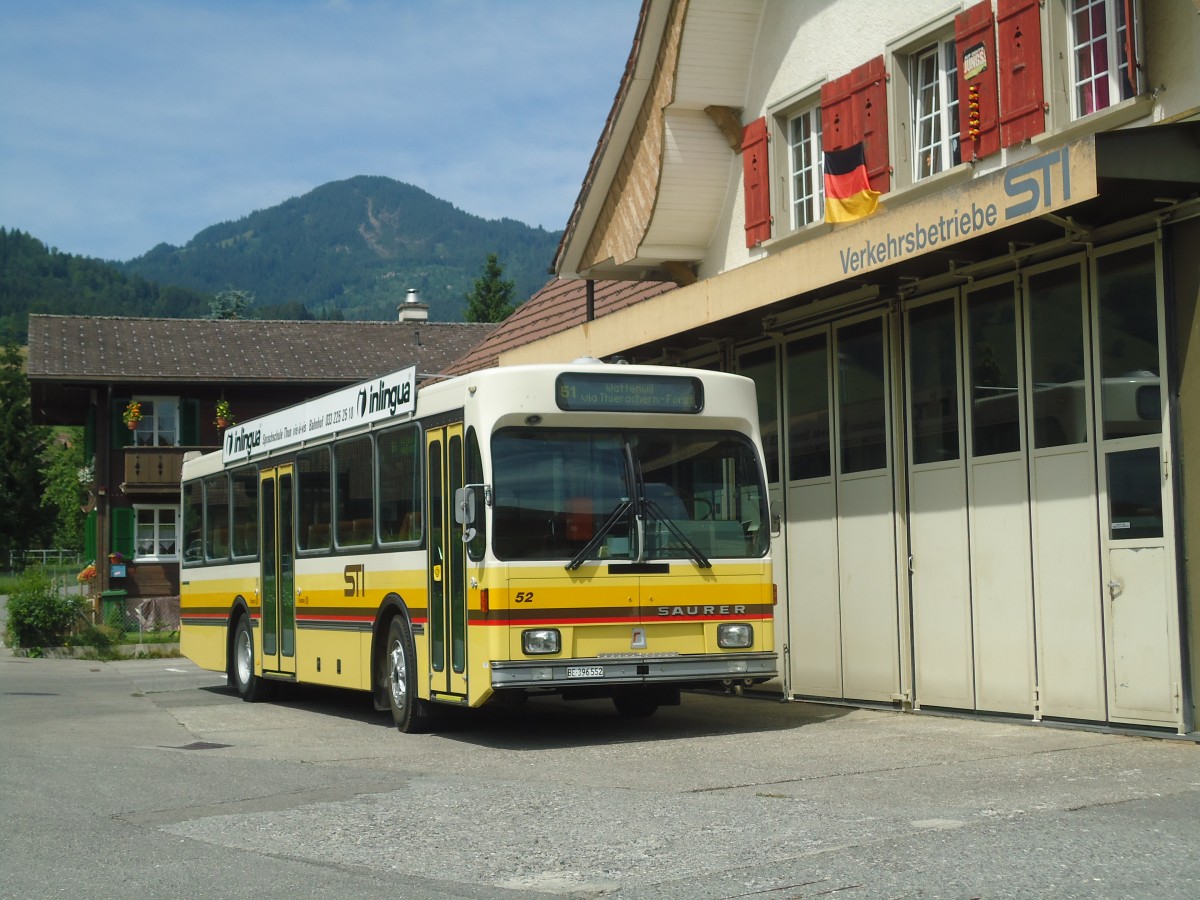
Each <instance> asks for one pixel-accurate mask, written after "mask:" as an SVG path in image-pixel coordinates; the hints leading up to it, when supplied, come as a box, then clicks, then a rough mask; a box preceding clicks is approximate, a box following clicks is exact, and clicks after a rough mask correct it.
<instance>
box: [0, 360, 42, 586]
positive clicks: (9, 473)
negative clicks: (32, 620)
mask: <svg viewBox="0 0 1200 900" xmlns="http://www.w3.org/2000/svg"><path fill="white" fill-rule="evenodd" d="M45 446H46V429H45V428H42V427H38V426H35V425H34V424H33V418H32V416H31V414H30V410H29V379H28V378H26V377H25V368H24V365H23V364H22V360H21V351H20V349H19V348H18V346H17V344H16V342H15V341H12V340H10V341H8V342H7V343H6V344H5V345H4V349H3V350H2V351H0V459H3V460H4V465H3V466H0V561H2V564H3V565H7V564H8V555H9V551H12V550H26V549H29V548H30V547H37V546H39V545H40V544H41V542H42V541H44V540H45V539H46V537H47V535H46V533H45V532H46V531H47V530H48V529H47V528H46V527H45V520H46V516H45V513H44V512H43V510H42V508H41V507H42V465H41V463H42V451H43V450H44V449H45Z"/></svg>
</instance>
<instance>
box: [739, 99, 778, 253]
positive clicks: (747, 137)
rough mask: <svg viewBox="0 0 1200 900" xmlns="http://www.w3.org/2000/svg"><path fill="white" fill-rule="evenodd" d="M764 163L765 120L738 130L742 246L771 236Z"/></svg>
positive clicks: (767, 186)
mask: <svg viewBox="0 0 1200 900" xmlns="http://www.w3.org/2000/svg"><path fill="white" fill-rule="evenodd" d="M767 173H768V166H767V120H766V118H765V117H764V118H760V119H756V120H755V121H753V122H751V123H750V124H749V125H747V126H746V127H745V128H743V129H742V174H743V178H744V188H745V195H746V246H747V247H756V246H758V245H759V244H761V243H762V242H763V241H765V240H768V239H769V238H770V237H771V193H770V182H769V180H768V174H767Z"/></svg>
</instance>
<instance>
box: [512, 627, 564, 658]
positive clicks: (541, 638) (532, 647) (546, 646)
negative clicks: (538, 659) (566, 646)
mask: <svg viewBox="0 0 1200 900" xmlns="http://www.w3.org/2000/svg"><path fill="white" fill-rule="evenodd" d="M561 646H562V639H561V638H560V637H559V634H558V629H557V628H527V629H525V630H524V631H522V632H521V649H522V650H524V651H525V653H526V654H527V655H529V656H539V655H542V654H545V653H557V652H558V651H559V648H560V647H561Z"/></svg>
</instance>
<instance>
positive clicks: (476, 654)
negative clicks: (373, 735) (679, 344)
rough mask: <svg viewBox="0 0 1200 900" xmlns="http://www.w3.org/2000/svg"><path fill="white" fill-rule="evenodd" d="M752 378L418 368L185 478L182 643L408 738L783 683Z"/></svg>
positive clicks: (278, 420) (302, 408) (248, 431)
mask: <svg viewBox="0 0 1200 900" xmlns="http://www.w3.org/2000/svg"><path fill="white" fill-rule="evenodd" d="M756 409H757V406H756V404H755V396H754V385H753V383H752V382H751V381H750V380H748V379H746V378H743V377H741V376H737V375H730V374H725V373H719V372H708V371H699V370H690V369H673V368H664V367H650V366H626V365H606V364H603V363H598V362H590V361H588V362H580V363H577V364H574V365H570V366H513V367H507V368H499V369H488V370H486V371H481V372H476V373H474V374H470V375H464V376H461V377H457V378H453V379H449V380H445V381H441V382H436V383H432V384H428V385H423V386H421V388H420V393H419V394H418V390H417V384H416V375H415V371H414V370H413V369H411V368H410V369H405V370H402V371H400V372H396V373H394V374H392V375H388V376H385V377H383V378H379V379H375V380H372V381H370V382H367V383H364V384H361V385H356V386H354V387H351V388H346V389H344V390H341V391H337V392H335V393H333V394H329V395H327V396H325V397H322V398H319V399H316V400H312V401H309V402H307V403H302V404H298V405H296V406H293V407H290V408H288V409H285V410H283V411H281V412H278V413H273V414H271V415H268V416H264V417H262V418H259V419H255V420H253V421H249V422H245V423H243V424H241V425H236V426H232V427H230V428H229V429H228V430H227V431H226V433H225V444H224V447H223V448H222V450H221V451H217V452H213V453H209V454H206V455H203V456H197V457H195V458H192V459H189V460H187V461H186V462H185V463H184V466H183V498H184V503H183V535H184V542H183V546H184V553H183V557H182V563H181V573H180V575H181V578H180V607H181V609H180V612H181V619H182V633H181V644H182V650H183V653H184V655H185V656H187V657H188V658H189V659H191V660H193V661H194V662H196V663H197V664H198V665H200V666H202V667H203V668H206V669H211V670H213V671H218V672H226V673H227V674H228V676H229V678H230V681H231V683H233V684H234V685H236V687H237V689H238V691H239V693H240V694H241V696H242V697H243V698H244V699H246V700H260V699H264V698H266V697H268V696H269V695H270V693H271V691H272V689H273V688H274V687H275V685H276V684H277V683H279V682H298V683H304V684H321V685H330V686H336V687H343V688H351V689H356V690H362V691H370V692H371V693H372V695H373V696H374V700H375V704H376V706H377V708H379V709H381V710H385V709H388V708H390V709H391V711H392V714H393V716H394V718H395V721H396V725H397V726H398V727H399V728H400V729H401V730H402V731H417V730H421V729H423V728H428V727H429V726H430V724H431V721H432V720H433V719H434V717H435V716H436V713H437V711H438V710H439V708H440V707H441V706H442V705H449V706H457V707H477V706H481V705H482V704H484V703H487V702H489V701H496V700H503V699H508V700H521V699H523V698H525V697H526V696H528V695H530V694H534V693H558V694H561V695H562V696H563V697H564V698H567V699H571V698H597V697H608V698H611V699H612V701H613V702H614V704H615V705H616V708H617V710H618V712H620V713H621V714H622V715H626V716H639V715H650V714H652V713H653V712H654V711H655V710H656V709H657V708H658V707H659V706H660V705H669V704H675V703H678V702H679V691H680V688H681V687H688V686H718V685H722V684H724V685H729V684H737V685H742V684H746V685H748V684H753V683H758V682H762V681H766V680H767V679H769V678H772V677H774V676H775V675H776V674H777V664H776V654H775V648H774V631H773V615H774V609H773V607H774V603H775V596H774V588H773V585H772V580H771V565H770V560H769V552H768V551H769V547H770V542H771V535H770V517H769V515H768V507H767V497H766V486H765V482H764V477H763V468H762V448H761V443H760V438H759V434H758V422H757V413H756Z"/></svg>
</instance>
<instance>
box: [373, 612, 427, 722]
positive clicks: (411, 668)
mask: <svg viewBox="0 0 1200 900" xmlns="http://www.w3.org/2000/svg"><path fill="white" fill-rule="evenodd" d="M416 673H417V655H416V653H415V652H414V650H413V641H412V635H411V634H410V633H409V630H408V625H407V624H406V623H405V621H404V619H403V618H401V617H400V616H397V617H396V618H394V619H392V622H391V624H390V625H388V637H387V648H386V650H385V652H384V657H383V684H384V690H385V693H386V694H387V698H388V705H389V706H391V708H392V720H393V721H394V722H395V723H396V727H397V728H398V729H400V730H401V731H403V732H405V733H406V734H417V733H420V732H422V731H426V730H427V729H428V728H429V715H428V711H427V709H426V704H425V701H424V700H421V699H420V698H418V697H417V678H416Z"/></svg>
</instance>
